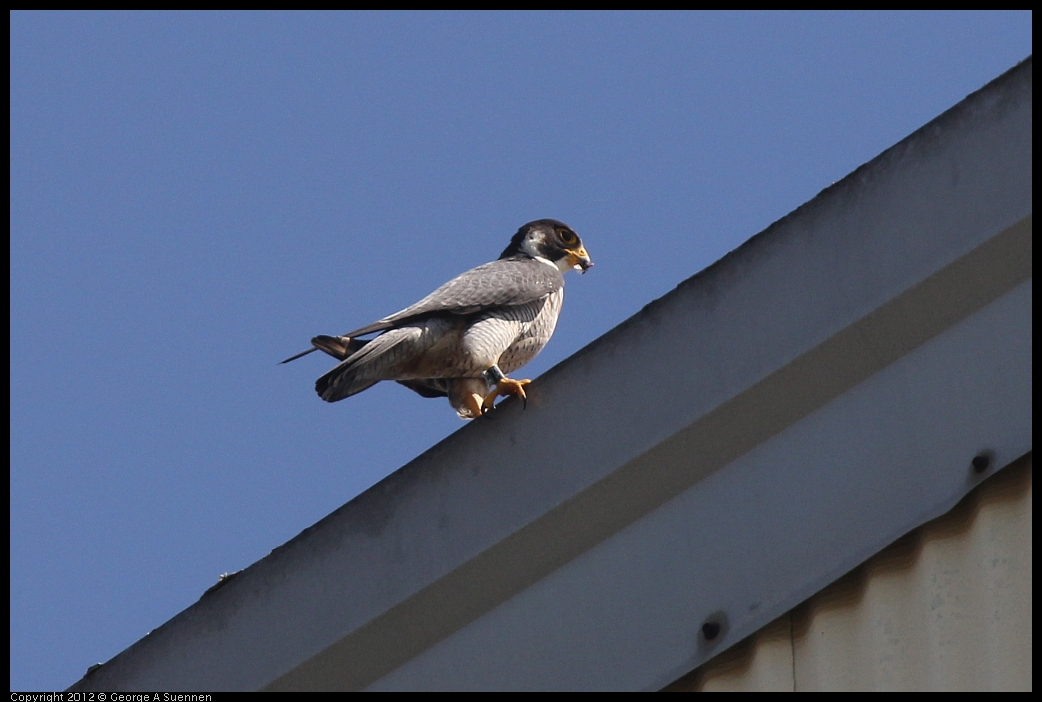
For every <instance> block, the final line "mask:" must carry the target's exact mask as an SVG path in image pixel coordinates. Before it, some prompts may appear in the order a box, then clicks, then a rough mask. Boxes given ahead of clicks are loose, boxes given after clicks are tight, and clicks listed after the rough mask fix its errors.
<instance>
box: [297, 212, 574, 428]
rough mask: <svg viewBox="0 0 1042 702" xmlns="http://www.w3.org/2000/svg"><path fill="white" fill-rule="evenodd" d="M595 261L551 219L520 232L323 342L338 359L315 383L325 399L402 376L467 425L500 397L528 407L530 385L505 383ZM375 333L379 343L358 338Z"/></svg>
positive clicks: (317, 341)
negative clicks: (433, 286)
mask: <svg viewBox="0 0 1042 702" xmlns="http://www.w3.org/2000/svg"><path fill="white" fill-rule="evenodd" d="M592 265H593V263H592V262H591V261H590V256H589V254H587V253H586V248H585V247H584V246H583V243H582V241H581V240H580V239H579V235H578V234H576V233H575V232H574V231H573V230H572V229H571V227H569V226H568V225H566V224H564V223H562V222H558V221H557V220H554V219H537V220H536V221H534V222H529V223H528V224H526V225H524V226H523V227H521V228H520V229H518V230H517V234H514V236H513V238H511V240H510V245H509V246H507V247H506V249H504V250H503V253H502V254H500V256H499V258H498V259H497V260H495V261H492V262H491V263H486V264H484V265H482V266H478V267H477V268H472V269H471V270H469V271H467V272H466V273H463V274H461V275H458V276H456V277H455V278H453V279H452V280H450V281H449V282H447V283H445V284H444V285H442V286H441V287H440V288H438V289H437V290H435V291H434V292H432V293H431V294H430V295H428V296H427V297H425V298H423V299H422V300H420V301H419V302H417V303H416V304H415V305H410V306H409V307H406V308H405V309H404V310H401V311H400V312H395V313H394V314H392V315H390V316H387V317H384V318H383V319H381V320H379V321H376V322H373V323H372V324H367V325H366V326H364V327H361V328H359V329H355V330H354V331H351V332H348V333H347V334H344V335H342V336H316V337H315V338H314V339H312V340H311V344H312V348H310V349H308V350H307V351H304V352H302V353H298V354H297V355H296V356H291V357H290V358H287V359H286V360H285V361H283V363H288V362H289V361H292V360H295V359H297V358H300V357H301V356H305V355H307V354H309V353H311V352H312V351H316V350H320V351H324V352H326V353H327V354H329V355H330V356H333V357H334V358H336V359H337V360H339V361H340V364H339V365H338V366H336V367H335V368H333V370H331V371H329V372H328V373H326V374H325V375H323V376H322V377H321V378H319V379H318V381H316V383H315V391H316V392H318V394H319V397H321V398H322V399H323V400H325V401H326V402H337V401H338V400H343V399H344V398H345V397H350V396H351V395H355V394H357V393H360V392H362V391H363V390H365V389H366V388H369V387H371V386H373V385H375V384H376V383H378V382H380V381H381V380H395V381H397V382H399V383H401V384H402V385H404V386H405V387H407V388H409V389H410V390H413V391H415V392H417V393H419V394H420V395H422V396H423V397H448V398H449V403H450V404H451V405H452V407H453V409H455V410H456V413H457V414H458V415H459V416H460V417H461V418H462V419H474V418H476V417H479V416H481V415H482V414H483V413H484V412H487V411H488V410H489V409H491V408H492V407H493V405H494V403H495V400H496V397H498V396H500V395H517V396H519V397H520V398H521V399H522V401H524V400H525V399H526V397H525V389H524V388H525V385H528V384H529V383H530V382H532V381H531V380H527V379H525V380H513V379H511V378H508V377H507V375H506V374H507V373H511V372H513V371H515V370H517V369H518V368H520V367H521V366H523V365H525V364H526V363H528V362H529V361H531V360H532V359H533V358H535V355H536V354H537V353H539V352H540V351H541V350H542V348H543V347H544V346H545V345H546V342H548V341H549V340H550V337H551V336H552V335H553V333H554V327H555V326H556V325H557V317H558V315H559V314H560V313H561V304H562V303H563V302H564V275H563V274H564V272H565V271H567V270H569V269H575V270H578V271H580V272H582V273H585V272H586V271H587V270H589V268H590V267H591V266H592ZM374 332H380V335H379V336H377V337H375V338H373V339H359V338H358V337H361V336H367V335H369V334H372V333H374Z"/></svg>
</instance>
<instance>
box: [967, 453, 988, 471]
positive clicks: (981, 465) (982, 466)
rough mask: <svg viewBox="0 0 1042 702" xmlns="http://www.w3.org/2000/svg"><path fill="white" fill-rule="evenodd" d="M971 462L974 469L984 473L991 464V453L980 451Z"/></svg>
mask: <svg viewBox="0 0 1042 702" xmlns="http://www.w3.org/2000/svg"><path fill="white" fill-rule="evenodd" d="M970 463H971V464H972V465H973V470H975V471H976V472H978V473H983V472H984V471H986V470H987V469H988V466H990V465H991V455H990V454H989V453H988V452H981V453H978V454H977V455H976V456H974V457H973V460H972V461H970Z"/></svg>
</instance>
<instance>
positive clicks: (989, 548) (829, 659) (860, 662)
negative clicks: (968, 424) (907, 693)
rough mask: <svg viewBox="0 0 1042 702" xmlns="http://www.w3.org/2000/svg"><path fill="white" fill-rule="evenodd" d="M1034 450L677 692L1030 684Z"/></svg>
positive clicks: (966, 687) (709, 666)
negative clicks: (950, 508)
mask: <svg viewBox="0 0 1042 702" xmlns="http://www.w3.org/2000/svg"><path fill="white" fill-rule="evenodd" d="M1031 483H1032V468H1031V456H1030V455H1028V456H1027V457H1025V458H1024V459H1022V460H1019V461H1017V462H1015V463H1014V464H1013V465H1011V466H1009V467H1007V468H1005V469H1003V470H1002V471H1001V472H1000V473H999V474H998V475H996V476H994V477H992V478H989V479H988V480H987V481H986V482H985V483H984V484H983V485H981V486H980V487H978V488H976V489H975V490H974V491H973V492H972V493H971V494H970V495H969V496H968V497H967V498H966V499H964V500H963V501H962V502H960V503H959V505H958V506H956V507H955V509H953V510H952V511H951V512H948V513H946V514H944V515H942V516H941V517H939V518H937V519H936V520H934V521H932V522H930V523H928V524H926V525H924V526H923V527H921V528H919V529H917V530H915V531H914V532H912V533H911V534H909V535H907V536H905V537H903V538H901V539H899V540H898V541H897V542H896V543H894V544H891V545H890V546H888V547H887V548H886V549H884V550H883V551H882V552H880V553H879V554H877V555H875V556H873V557H872V558H871V559H869V560H868V561H867V562H866V563H864V564H863V565H861V566H859V567H858V568H856V569H855V570H854V571H853V572H851V573H849V574H848V575H846V576H844V577H843V578H841V579H840V580H839V581H837V582H835V583H833V584H832V585H829V586H828V587H827V588H825V590H823V591H822V592H820V593H818V594H816V595H814V596H813V597H811V598H810V599H809V600H807V601H806V602H804V603H803V604H801V605H799V606H798V607H796V608H795V609H794V610H792V611H790V612H788V613H786V614H785V615H784V616H783V617H781V618H779V619H778V620H775V621H774V622H772V623H771V624H769V625H768V626H767V627H765V628H764V629H761V630H760V631H758V632H756V633H755V634H754V635H753V636H751V637H749V638H748V639H746V640H744V641H742V642H741V643H740V644H738V645H736V646H735V647H734V648H733V649H731V650H729V651H727V652H726V653H724V654H723V655H720V656H717V657H716V658H714V659H713V660H711V661H709V662H708V663H706V664H705V665H703V666H701V667H700V668H698V669H697V670H695V671H693V672H692V673H691V674H689V675H687V676H685V677H684V678H682V679H681V680H678V681H677V682H675V683H674V684H672V685H670V686H669V688H668V689H670V690H675V691H684V690H690V691H696V690H697V691H727V690H736V691H737V690H748V691H761V690H764V691H765V690H801V691H812V690H817V691H822V690H993V691H1008V690H1022V691H1026V690H1030V689H1031V686H1032V677H1031V672H1032V670H1031V669H1032V665H1031V658H1032V645H1031V638H1032V636H1031V622H1032V616H1031V614H1032V606H1031V600H1032V593H1031V580H1032V578H1031V568H1032V553H1031V546H1032V543H1031V542H1032V539H1031V521H1032V519H1031V513H1032V507H1031V503H1032V496H1031V495H1032V488H1031Z"/></svg>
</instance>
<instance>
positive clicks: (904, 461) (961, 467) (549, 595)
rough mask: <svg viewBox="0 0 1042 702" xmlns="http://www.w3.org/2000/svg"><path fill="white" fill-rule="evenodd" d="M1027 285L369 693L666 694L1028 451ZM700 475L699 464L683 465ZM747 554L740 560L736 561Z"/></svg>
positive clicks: (821, 409) (703, 481)
mask: <svg viewBox="0 0 1042 702" xmlns="http://www.w3.org/2000/svg"><path fill="white" fill-rule="evenodd" d="M1031 289H1032V285H1031V282H1030V281H1028V282H1026V283H1023V284H1021V285H1020V286H1018V287H1017V288H1016V289H1015V290H1014V291H1012V292H1010V293H1009V294H1007V295H1005V296H1003V297H1002V298H1001V299H999V300H997V301H996V302H994V303H992V304H991V305H989V306H988V307H987V308H985V309H983V310H981V311H979V312H977V313H975V314H974V315H972V316H970V317H969V318H967V319H965V320H963V321H962V322H960V323H959V324H957V325H955V326H954V327H952V328H950V329H949V330H948V331H946V332H945V333H943V334H941V335H940V336H938V337H936V338H935V339H934V340H932V341H931V342H929V343H927V344H925V345H923V346H921V347H919V348H918V349H916V350H915V351H913V352H912V353H910V354H908V355H906V356H905V357H903V358H902V359H900V360H899V361H897V362H895V363H893V364H891V365H890V366H888V367H887V368H885V369H884V370H882V371H881V372H879V373H877V374H876V375H874V376H872V377H871V378H869V379H868V380H866V381H865V382H863V383H861V384H860V385H858V386H857V387H855V388H853V389H851V390H850V391H848V392H847V393H844V394H843V395H842V396H840V397H838V398H836V400H834V401H833V402H831V403H829V404H828V405H826V406H824V407H822V408H820V409H819V410H817V411H815V412H813V413H811V414H810V415H808V416H807V417H805V418H804V419H802V420H800V421H799V422H797V423H795V424H793V425H792V426H790V427H789V428H787V429H786V430H785V431H783V432H781V433H780V434H778V435H776V436H774V437H773V438H771V439H769V440H768V441H766V442H764V443H762V444H761V445H759V446H758V447H757V448H756V449H754V450H753V451H751V452H749V453H748V454H746V455H744V456H742V457H741V458H740V459H738V460H737V461H735V462H734V463H732V464H731V465H729V466H727V467H726V468H725V469H724V470H721V471H718V472H716V473H714V474H713V475H712V476H710V477H708V478H706V479H705V480H702V481H700V482H698V483H697V484H696V485H695V486H693V487H692V488H691V489H689V490H687V491H685V492H684V493H683V494H681V495H680V496H678V497H677V498H676V499H674V500H671V501H670V502H668V503H667V504H665V505H663V506H662V507H661V508H660V509H658V510H656V511H655V512H653V513H651V514H648V515H646V516H645V517H643V518H641V519H639V520H637V521H636V522H634V523H633V524H632V525H630V526H629V527H627V528H626V529H623V530H622V531H620V532H619V533H617V534H615V535H614V536H612V537H611V538H609V539H607V540H605V541H604V542H603V543H601V544H600V545H598V546H596V547H595V548H593V549H591V550H590V551H588V552H586V553H585V554H583V555H582V556H580V557H579V558H576V559H575V560H574V561H572V562H571V563H569V564H567V565H565V566H564V567H562V568H560V569H559V570H557V571H556V572H554V573H553V574H551V575H550V576H548V577H546V578H544V579H543V580H542V581H540V582H539V583H538V584H536V585H535V586H533V587H530V588H528V589H527V590H525V591H524V592H521V593H519V594H518V595H516V596H515V597H513V598H512V599H511V600H509V601H508V602H506V603H504V604H503V605H502V606H500V607H498V608H497V609H495V610H493V611H492V612H489V613H488V614H487V615H485V616H483V617H481V618H480V619H478V620H477V621H475V622H473V623H472V624H470V625H469V626H467V627H464V628H463V629H461V630H460V631H458V632H456V633H455V634H453V635H452V636H450V637H448V638H447V639H445V640H443V641H442V642H440V643H439V644H437V645H436V646H434V647H432V648H430V649H429V650H427V651H426V652H424V653H423V654H422V655H420V656H418V657H417V658H415V659H413V660H412V661H410V662H409V663H407V664H405V665H404V666H402V667H401V668H399V669H398V670H396V671H395V672H394V673H392V674H391V675H389V676H387V677H385V678H384V679H382V680H381V681H379V682H378V683H377V684H376V685H374V686H373V689H446V688H449V689H551V688H552V689H562V688H563V689H587V690H588V689H604V690H611V689H658V688H660V687H662V686H663V685H665V684H667V683H669V682H671V681H672V680H675V679H676V678H677V677H679V676H680V675H681V674H682V673H684V672H686V671H688V670H690V669H691V668H692V667H694V666H695V665H697V664H698V663H700V662H702V661H703V660H705V659H706V657H707V656H708V655H710V654H711V653H713V652H715V651H714V650H710V649H707V647H706V646H705V645H704V643H703V642H701V641H700V639H699V636H698V631H699V627H700V626H701V624H702V622H703V621H705V620H706V619H707V618H709V617H710V616H712V615H714V613H722V614H723V615H724V618H725V619H726V621H727V631H726V633H725V634H724V635H723V636H722V637H721V639H720V640H719V641H718V642H717V644H716V646H714V647H713V649H718V648H721V647H724V646H726V645H727V644H728V643H733V642H735V641H738V640H740V639H742V638H744V637H745V636H747V635H749V634H751V633H753V632H754V631H756V630H757V629H759V628H760V627H761V626H763V625H764V624H765V623H767V622H770V621H772V620H773V619H775V618H776V617H778V616H779V615H781V614H783V613H784V612H785V611H787V610H789V609H790V608H792V607H793V606H795V605H796V604H798V603H799V602H801V601H802V600H804V599H806V598H807V597H809V596H810V595H812V594H813V593H814V592H816V591H818V590H820V589H821V588H822V587H823V586H824V585H826V584H827V583H829V582H831V581H833V580H835V579H836V578H838V577H839V576H840V575H842V574H843V573H846V572H848V571H849V570H851V569H852V568H853V567H854V566H856V565H857V564H859V563H861V562H863V561H864V560H866V559H867V558H868V557H869V556H871V555H872V554H874V553H876V552H878V551H879V550H880V549H881V548H882V547H883V546H885V545H886V544H888V543H890V542H892V541H894V540H895V539H897V538H898V537H899V536H901V535H902V534H904V533H907V531H908V530H909V528H910V527H911V526H914V525H918V524H922V523H923V522H925V521H926V520H928V519H930V518H932V517H934V516H936V515H937V514H939V513H942V512H944V511H946V510H948V509H949V508H950V507H951V506H952V505H953V504H955V502H956V501H957V500H958V499H959V498H961V497H962V496H963V495H964V494H965V493H966V492H967V491H968V490H969V489H970V488H971V487H972V486H973V485H975V484H976V483H977V482H978V480H979V479H980V477H979V476H978V475H977V474H976V473H975V472H974V471H973V470H972V468H971V466H970V459H971V458H972V457H973V456H975V455H976V454H977V453H979V452H980V451H981V450H982V449H989V450H990V451H992V452H993V453H994V456H995V458H996V462H997V464H998V465H1003V464H1005V463H1008V462H1009V461H1011V460H1013V459H1014V458H1015V457H1018V456H1020V455H1023V454H1024V453H1026V452H1028V451H1029V450H1030V449H1031V409H1030V408H1031V323H1030V320H1031ZM691 458H692V460H697V457H691ZM736 554H740V557H736Z"/></svg>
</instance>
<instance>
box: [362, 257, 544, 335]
mask: <svg viewBox="0 0 1042 702" xmlns="http://www.w3.org/2000/svg"><path fill="white" fill-rule="evenodd" d="M563 286H564V276H563V275H562V274H561V271H559V270H558V269H557V268H556V267H554V266H548V265H546V264H545V263H542V262H540V261H536V260H534V259H531V258H528V257H527V256H516V257H511V258H501V259H499V260H497V261H492V262H490V263H486V264H484V265H483V266H478V267H477V268H472V269H470V270H469V271H467V272H466V273H461V274H460V275H458V276H456V277H455V278H453V279H452V280H450V281H449V282H447V283H445V284H444V285H442V286H441V287H440V288H438V289H437V290H435V291H434V292H432V293H431V294H430V295H428V296H427V297H425V298H423V299H422V300H420V301H419V302H417V303H416V304H415V305H410V306H409V307H406V308H405V309H404V310H402V311H400V312H395V313H394V314H392V315H390V316H388V317H384V318H383V319H381V320H380V321H378V322H373V323H372V324H368V325H366V326H364V327H361V328H359V329H355V330H354V331H351V332H348V333H347V334H344V336H346V337H356V336H363V335H365V334H371V333H373V332H378V331H383V330H384V329H390V328H392V327H396V326H398V325H400V324H402V323H403V322H408V321H410V320H412V319H415V318H417V317H423V316H425V315H429V314H434V313H437V312H446V313H450V314H460V315H463V314H473V313H475V312H480V311H481V310H483V309H487V308H489V307H500V306H504V305H523V304H525V303H526V302H531V301H533V300H537V299H539V298H541V297H543V296H544V295H549V294H550V293H552V292H554V291H556V290H560V289H561V288H562V287H563Z"/></svg>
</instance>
